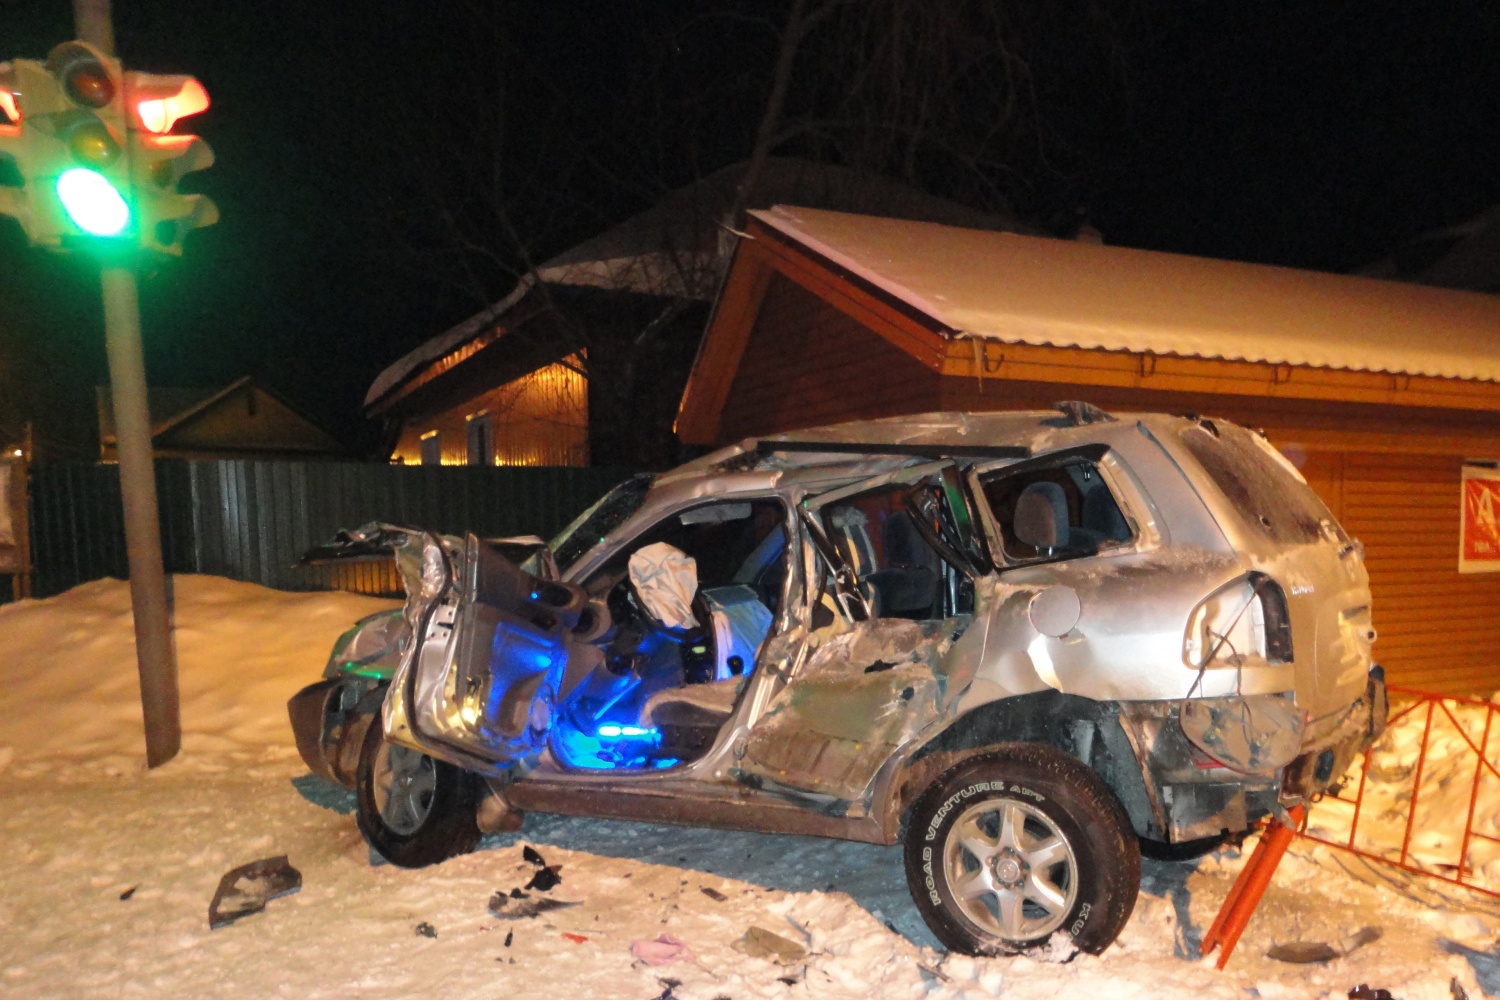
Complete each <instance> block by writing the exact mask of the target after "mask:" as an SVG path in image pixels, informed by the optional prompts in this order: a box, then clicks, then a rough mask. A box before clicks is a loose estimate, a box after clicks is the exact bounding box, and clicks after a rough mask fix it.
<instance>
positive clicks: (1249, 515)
mask: <svg viewBox="0 0 1500 1000" xmlns="http://www.w3.org/2000/svg"><path fill="white" fill-rule="evenodd" d="M1182 443H1183V444H1185V445H1187V449H1188V451H1190V452H1192V453H1193V457H1194V458H1196V459H1197V460H1198V461H1199V463H1201V464H1202V466H1203V469H1204V471H1205V472H1207V473H1208V474H1209V477H1210V478H1212V479H1213V481H1214V483H1215V485H1217V486H1218V487H1219V489H1221V490H1223V492H1224V495H1225V496H1226V497H1228V498H1229V501H1230V502H1231V503H1232V504H1234V506H1235V507H1236V508H1237V509H1238V510H1239V512H1240V513H1241V514H1242V515H1244V519H1245V522H1246V523H1247V524H1249V525H1250V526H1251V527H1252V528H1255V529H1257V530H1259V531H1260V532H1261V533H1262V534H1264V535H1265V536H1266V537H1267V538H1270V539H1271V540H1273V541H1277V542H1282V543H1292V544H1295V543H1298V542H1314V541H1317V540H1318V539H1319V538H1321V537H1322V522H1323V521H1325V520H1326V521H1330V522H1331V521H1332V517H1333V516H1332V515H1331V514H1329V513H1328V508H1327V507H1325V506H1323V501H1321V500H1319V499H1318V495H1317V494H1316V493H1314V492H1313V491H1312V488H1311V487H1309V486H1308V485H1307V484H1306V483H1305V482H1303V481H1302V480H1301V479H1300V478H1299V477H1298V476H1296V475H1293V473H1292V472H1291V471H1289V468H1288V466H1287V464H1286V460H1285V459H1283V458H1281V457H1280V456H1278V455H1275V454H1273V453H1272V451H1271V446H1270V445H1269V444H1261V443H1260V442H1259V441H1257V440H1256V439H1255V437H1254V436H1253V435H1252V432H1251V431H1247V430H1245V429H1244V428H1243V427H1237V426H1235V425H1234V424H1231V423H1228V422H1224V423H1215V422H1213V421H1209V420H1203V421H1200V422H1199V423H1198V424H1196V425H1194V426H1192V427H1189V428H1188V429H1187V430H1185V431H1183V432H1182Z"/></svg>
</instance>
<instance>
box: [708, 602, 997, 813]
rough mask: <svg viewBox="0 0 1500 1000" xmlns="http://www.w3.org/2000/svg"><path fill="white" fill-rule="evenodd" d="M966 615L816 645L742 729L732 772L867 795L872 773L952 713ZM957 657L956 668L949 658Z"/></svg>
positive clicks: (887, 624)
mask: <svg viewBox="0 0 1500 1000" xmlns="http://www.w3.org/2000/svg"><path fill="white" fill-rule="evenodd" d="M968 624H969V620H968V616H965V617H963V618H950V619H945V620H940V621H929V622H914V621H907V620H905V619H899V618H895V619H879V618H877V619H873V620H870V621H863V622H857V623H855V624H854V626H853V627H852V628H851V629H850V630H849V631H847V632H844V633H842V634H840V635H837V636H835V637H833V638H831V639H829V640H828V641H827V642H825V643H824V644H823V645H821V646H820V647H818V648H817V649H816V650H815V651H814V652H813V653H812V654H811V655H810V656H809V657H808V660H807V663H806V664H805V665H804V667H803V669H802V671H801V673H800V675H799V676H798V678H797V679H795V680H793V681H792V683H790V684H788V685H787V686H786V687H785V688H784V689H783V690H782V691H781V692H780V693H779V694H778V695H777V696H776V697H775V698H774V699H773V700H772V701H771V703H770V705H769V706H768V707H767V709H766V713H765V715H764V716H763V717H762V718H761V719H760V720H758V721H757V723H756V725H755V726H754V728H752V729H751V730H750V734H749V738H748V740H747V741H746V745H745V752H744V760H743V761H742V763H741V764H740V765H739V767H738V769H737V771H738V773H740V774H747V775H759V776H761V777H763V778H767V779H770V780H771V781H773V782H777V783H779V784H788V785H791V786H794V787H797V788H802V789H806V790H807V791H811V792H817V793H821V794H824V795H830V796H833V797H835V798H838V799H843V800H845V801H850V802H857V801H861V800H863V799H865V796H866V791H867V789H868V787H869V784H870V782H871V780H872V779H873V778H874V777H875V774H876V772H877V771H879V770H880V768H881V767H882V766H883V765H884V764H885V762H886V760H887V759H888V758H889V757H890V756H891V755H892V754H893V753H896V752H897V751H898V750H900V749H901V748H902V747H904V746H906V745H907V744H908V743H910V742H911V740H912V739H913V737H915V736H916V735H917V734H918V733H920V732H922V731H923V730H924V729H926V728H928V727H929V726H931V725H932V724H933V723H935V722H937V721H938V720H939V719H941V718H943V717H944V715H945V714H946V713H947V712H949V711H951V699H950V697H949V691H950V687H951V682H952V681H953V680H955V679H956V680H959V681H960V682H964V681H967V680H968V678H967V677H964V676H962V673H960V676H959V677H958V678H953V677H951V676H950V671H952V669H953V668H954V667H955V666H957V665H959V664H961V663H962V660H963V656H962V653H960V654H959V655H957V656H954V655H951V654H952V653H953V650H954V647H955V645H956V642H957V641H958V640H959V637H961V636H962V634H963V631H964V629H965V627H966V626H967V625H968ZM955 661H956V662H955Z"/></svg>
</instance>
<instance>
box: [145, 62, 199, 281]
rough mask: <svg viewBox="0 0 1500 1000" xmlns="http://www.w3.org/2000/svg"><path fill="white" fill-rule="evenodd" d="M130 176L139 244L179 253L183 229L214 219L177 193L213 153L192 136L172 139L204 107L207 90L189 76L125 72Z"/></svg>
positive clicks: (195, 197)
mask: <svg viewBox="0 0 1500 1000" xmlns="http://www.w3.org/2000/svg"><path fill="white" fill-rule="evenodd" d="M125 94H126V105H127V108H126V115H127V124H128V127H129V141H130V162H131V178H132V180H133V181H134V189H135V208H136V214H137V217H138V219H137V232H138V233H139V239H140V245H141V246H142V247H144V248H147V249H151V250H155V251H157V252H159V253H168V254H174V255H175V254H181V253H182V240H183V237H185V236H186V235H187V233H188V231H189V230H192V229H197V228H198V227H200V226H211V225H213V224H214V223H215V222H217V221H219V210H218V208H217V207H216V206H215V205H214V203H213V202H212V201H210V200H209V199H208V198H206V197H204V196H203V195H201V194H184V193H182V192H180V191H178V190H177V184H178V182H179V181H181V180H182V178H183V177H185V176H187V175H188V174H190V173H193V172H194V171H197V170H204V169H206V168H208V167H211V166H213V162H214V153H213V150H211V149H209V148H208V143H206V142H204V141H203V140H202V139H200V138H198V137H197V136H195V135H173V134H171V132H172V127H173V125H175V124H176V123H177V122H178V121H179V120H181V119H183V118H187V117H188V116H190V115H196V114H198V113H199V112H201V111H205V110H207V108H208V91H206V90H204V89H203V84H201V83H199V82H198V81H197V80H195V79H193V78H192V77H190V76H164V75H160V74H155V73H126V74H125Z"/></svg>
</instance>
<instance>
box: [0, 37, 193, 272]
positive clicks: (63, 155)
mask: <svg viewBox="0 0 1500 1000" xmlns="http://www.w3.org/2000/svg"><path fill="white" fill-rule="evenodd" d="M207 107H208V92H207V91H205V90H204V89H203V85H202V84H201V83H199V82H198V81H197V80H195V79H193V78H192V77H190V76H164V75H158V74H152V73H135V72H132V73H125V72H122V70H121V67H120V63H119V61H118V60H115V59H112V58H110V57H108V56H106V55H104V54H103V53H101V52H99V51H98V50H97V49H95V48H93V47H92V46H89V45H86V44H84V43H83V42H77V41H72V42H64V43H62V44H61V45H59V46H57V47H56V48H54V49H53V50H52V51H51V52H50V53H49V54H48V56H47V59H46V61H45V62H39V61H36V60H29V59H17V60H14V61H13V62H10V63H0V214H4V215H11V216H14V217H15V218H16V219H17V221H19V222H20V223H21V227H22V228H23V229H24V230H25V231H26V234H27V236H28V238H29V239H30V240H31V242H32V243H33V244H35V245H38V246H45V247H50V248H52V249H67V248H68V247H69V246H70V245H73V244H77V243H79V242H88V243H93V244H94V245H102V246H112V247H116V248H121V249H123V248H132V247H136V246H139V247H141V248H143V249H148V250H154V251H157V252H159V253H166V254H173V255H178V254H181V253H182V241H183V237H184V236H185V235H186V234H187V232H188V231H189V230H192V229H195V228H198V227H199V226H207V225H212V224H213V223H214V222H217V221H218V218H219V212H218V209H217V208H215V207H214V204H213V202H211V201H209V200H208V199H207V198H205V197H204V196H202V195H196V194H184V193H182V192H179V191H178V190H177V184H178V182H179V181H181V180H182V178H183V177H184V176H186V175H187V174H190V173H192V172H193V171H196V170H202V169H204V168H206V167H208V166H211V165H212V164H213V161H214V155H213V151H212V150H210V149H209V148H208V144H207V143H205V142H204V141H203V140H202V139H199V138H198V137H197V136H192V135H173V134H171V132H172V127H173V126H174V125H175V124H176V122H177V121H178V120H179V119H182V118H186V117H188V116H189V115H194V114H198V113H199V112H201V111H203V110H205V109H206V108H207Z"/></svg>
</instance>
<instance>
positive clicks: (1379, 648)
mask: <svg viewBox="0 0 1500 1000" xmlns="http://www.w3.org/2000/svg"><path fill="white" fill-rule="evenodd" d="M1462 467H1463V459H1462V457H1460V456H1457V455H1392V454H1374V453H1367V452H1364V453H1362V452H1346V453H1342V454H1339V453H1333V454H1328V453H1323V454H1318V455H1316V456H1310V461H1309V468H1308V469H1306V470H1305V471H1306V472H1307V473H1308V482H1309V483H1311V484H1312V485H1313V486H1314V488H1316V489H1317V490H1318V491H1319V492H1320V493H1321V494H1322V495H1323V496H1324V499H1325V500H1327V501H1328V502H1329V505H1330V507H1332V508H1333V510H1334V513H1335V514H1337V515H1338V517H1339V520H1340V521H1341V522H1342V523H1343V525H1344V527H1345V529H1346V530H1347V531H1348V532H1349V534H1351V535H1353V536H1354V537H1355V538H1358V539H1359V540H1360V541H1362V542H1363V543H1364V546H1365V565H1366V566H1367V567H1368V568H1369V571H1370V590H1371V592H1372V594H1373V595H1374V617H1375V629H1376V632H1377V633H1378V635H1379V638H1378V639H1377V641H1376V643H1375V658H1376V660H1377V661H1378V662H1380V663H1381V664H1383V665H1384V666H1385V668H1386V672H1387V676H1388V677H1389V679H1390V681H1391V682H1392V683H1393V684H1403V685H1406V686H1408V687H1416V688H1423V689H1425V690H1429V691H1440V692H1444V693H1449V694H1471V695H1481V696H1485V697H1488V696H1489V695H1490V694H1493V693H1494V692H1495V691H1496V690H1500V648H1497V646H1500V643H1497V638H1500V636H1497V626H1500V573H1494V574H1491V573H1479V574H1461V573H1459V572H1458V532H1459V474H1460V470H1461V469H1462Z"/></svg>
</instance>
